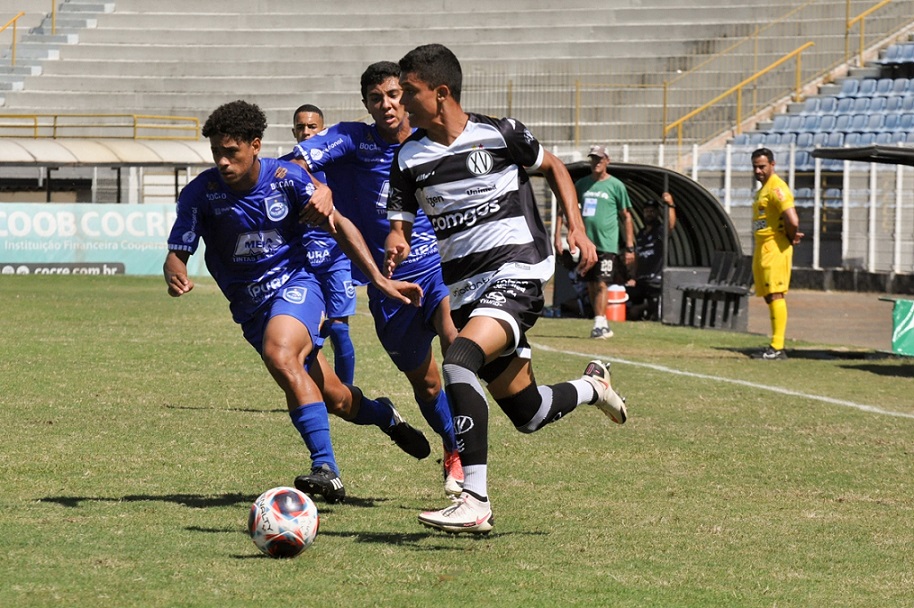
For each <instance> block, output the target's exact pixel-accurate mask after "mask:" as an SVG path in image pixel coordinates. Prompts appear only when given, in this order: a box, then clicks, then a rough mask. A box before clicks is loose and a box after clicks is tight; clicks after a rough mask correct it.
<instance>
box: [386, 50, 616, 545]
mask: <svg viewBox="0 0 914 608" xmlns="http://www.w3.org/2000/svg"><path fill="white" fill-rule="evenodd" d="M400 70H401V74H400V85H401V86H402V88H403V101H402V103H403V105H404V106H405V107H406V110H407V111H408V112H409V118H410V123H411V124H412V125H413V126H414V127H417V128H418V130H417V131H416V132H415V133H414V134H413V135H412V136H411V137H410V138H409V139H408V140H406V141H405V142H404V143H403V145H402V146H401V147H400V150H399V151H398V152H397V156H396V157H395V159H394V163H393V165H392V166H391V172H390V197H389V199H388V218H389V219H390V235H389V236H388V240H387V245H386V250H387V258H386V265H387V268H386V270H387V271H388V274H390V273H391V272H392V270H393V269H394V268H396V266H397V264H398V263H399V262H400V261H402V260H403V259H406V256H407V255H408V254H409V249H410V247H409V239H410V234H411V230H412V224H413V221H414V219H415V216H416V214H417V213H418V212H419V210H420V209H422V210H423V211H424V212H425V213H426V215H427V216H428V218H429V220H430V221H431V223H432V227H433V228H434V231H435V235H436V237H437V238H438V247H439V251H440V254H441V267H442V272H443V275H444V281H445V283H446V284H447V286H448V289H449V290H450V298H451V309H452V317H453V319H454V324H455V325H456V326H457V329H458V335H457V338H456V339H455V340H454V342H453V344H452V345H451V347H450V349H448V351H447V353H446V355H445V359H444V365H443V368H444V382H445V390H446V392H447V395H448V400H449V401H450V403H451V407H452V408H453V410H454V425H455V428H456V432H457V440H458V449H459V452H460V460H461V463H462V464H463V470H464V487H463V492H462V493H461V495H460V497H459V498H458V500H457V501H455V502H454V503H453V504H452V505H450V506H448V507H446V508H444V509H441V510H439V511H427V512H424V513H422V514H420V515H419V521H420V523H422V524H423V525H426V526H429V527H433V528H437V529H441V530H445V531H448V532H472V533H487V532H489V531H490V530H491V529H492V526H493V518H492V509H491V505H490V502H489V499H488V489H487V471H488V415H489V414H488V403H487V401H486V397H485V395H484V393H483V391H482V386H481V385H480V382H479V378H482V379H483V380H484V381H486V382H487V383H488V386H487V388H488V390H489V393H490V394H491V395H492V397H493V398H494V399H495V401H496V403H498V405H499V407H501V409H502V410H503V411H504V412H505V414H507V416H508V418H510V419H511V421H512V422H513V423H514V426H515V428H517V430H518V431H520V432H523V433H532V432H534V431H537V430H539V429H541V428H542V427H543V426H545V425H546V424H549V423H550V422H554V421H556V420H558V419H559V418H561V417H563V416H564V415H566V414H568V413H570V412H571V411H572V410H574V409H575V408H576V407H577V406H578V405H579V404H582V403H592V404H595V405H597V406H598V407H599V408H600V409H601V410H602V411H604V413H606V414H607V415H608V416H610V418H612V419H613V420H614V421H615V422H617V423H620V424H621V423H623V422H625V418H626V411H625V404H624V403H623V401H622V399H621V398H620V397H619V396H618V395H616V393H615V392H614V391H613V390H612V388H611V386H610V382H609V371H608V369H607V367H606V366H605V365H604V364H603V363H601V362H600V361H592V362H591V363H590V364H588V366H587V368H586V370H585V372H584V375H583V377H581V378H580V379H577V380H572V381H569V382H562V383H559V384H555V385H551V386H537V384H536V382H535V380H534V377H533V369H532V367H531V365H530V346H529V344H528V342H527V339H526V336H525V332H526V331H528V330H529V329H530V328H531V327H533V324H534V323H535V322H536V319H537V317H538V316H539V314H540V313H541V311H542V309H543V303H544V298H543V284H544V283H545V282H546V281H547V280H548V279H549V278H550V277H551V276H552V273H553V269H554V257H553V253H552V248H551V244H550V242H549V238H548V236H547V233H546V229H545V227H544V225H543V222H542V219H541V218H540V216H539V212H538V210H537V207H536V201H535V200H534V197H533V190H532V188H531V186H530V178H529V177H528V175H527V172H526V170H525V167H526V168H530V169H533V170H537V169H538V170H540V171H542V173H543V174H544V175H545V177H546V179H547V180H548V182H549V184H550V186H551V187H552V190H553V192H555V194H556V195H557V196H558V198H559V200H560V201H561V204H562V207H563V208H564V211H565V214H566V217H567V218H568V243H569V246H570V249H571V250H572V251H575V250H578V249H580V250H581V262H580V267H579V269H580V270H581V271H582V272H584V271H586V270H587V269H588V268H590V267H591V266H593V265H594V263H595V262H596V259H597V255H596V249H595V247H594V245H593V243H592V242H590V240H589V239H588V238H587V236H586V234H585V231H584V224H583V220H582V218H581V212H580V209H579V208H578V205H577V198H576V195H575V190H574V184H573V183H572V181H571V177H570V176H569V175H568V171H567V170H566V169H565V166H564V165H563V164H562V163H561V161H559V160H558V159H557V158H556V157H555V156H554V155H552V154H550V153H549V152H547V151H546V150H544V149H543V148H542V147H541V146H540V144H539V142H538V141H537V140H536V138H535V137H534V136H533V135H532V134H531V133H530V132H529V131H528V130H527V129H526V127H524V125H523V124H521V123H520V122H518V121H516V120H513V119H509V118H504V119H500V120H497V119H493V118H488V117H485V116H480V115H478V114H468V113H466V112H465V111H464V110H463V109H462V107H461V105H460V89H461V83H462V72H461V68H460V63H459V62H458V60H457V58H456V57H455V56H454V54H453V53H452V52H451V51H450V50H449V49H447V48H446V47H444V46H442V45H440V44H431V45H425V46H421V47H418V48H416V49H414V50H413V51H410V52H409V53H408V54H407V55H406V56H405V57H403V59H401V60H400Z"/></svg>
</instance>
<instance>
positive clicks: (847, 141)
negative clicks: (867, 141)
mask: <svg viewBox="0 0 914 608" xmlns="http://www.w3.org/2000/svg"><path fill="white" fill-rule="evenodd" d="M844 145H845V147H848V148H856V147H857V146H859V145H860V134H859V133H848V134H846V135H845V136H844Z"/></svg>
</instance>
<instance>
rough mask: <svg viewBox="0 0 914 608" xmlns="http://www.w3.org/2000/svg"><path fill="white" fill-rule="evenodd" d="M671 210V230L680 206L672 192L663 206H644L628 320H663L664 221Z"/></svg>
mask: <svg viewBox="0 0 914 608" xmlns="http://www.w3.org/2000/svg"><path fill="white" fill-rule="evenodd" d="M664 204H666V205H667V207H668V210H669V216H668V217H669V224H670V230H672V229H673V227H675V226H676V205H675V204H674V202H673V196H672V195H671V194H670V193H669V192H664V193H663V202H661V201H659V200H656V199H653V200H650V201H647V202H646V203H645V204H644V227H643V228H642V229H641V230H640V231H639V232H638V234H637V235H636V237H635V264H634V268H633V269H632V270H631V274H630V275H629V276H633V277H634V278H633V279H629V280H628V281H627V282H626V283H625V290H626V292H628V302H626V304H625V306H626V311H625V317H626V318H627V319H629V320H631V321H641V320H651V321H657V320H659V319H660V300H661V296H662V293H663V292H662V287H661V281H662V273H663V221H662V219H661V215H660V213H661V212H660V209H661V207H662V206H663V205H664Z"/></svg>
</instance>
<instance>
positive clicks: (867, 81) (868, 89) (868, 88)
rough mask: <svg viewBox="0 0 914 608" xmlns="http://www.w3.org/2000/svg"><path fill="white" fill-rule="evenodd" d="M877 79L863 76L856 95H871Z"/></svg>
mask: <svg viewBox="0 0 914 608" xmlns="http://www.w3.org/2000/svg"><path fill="white" fill-rule="evenodd" d="M877 82H878V81H877V80H876V79H875V78H864V79H863V80H861V81H860V86H859V88H858V89H857V97H872V96H873V95H874V94H875V93H876V84H877Z"/></svg>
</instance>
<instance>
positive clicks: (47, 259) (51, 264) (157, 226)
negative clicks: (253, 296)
mask: <svg viewBox="0 0 914 608" xmlns="http://www.w3.org/2000/svg"><path fill="white" fill-rule="evenodd" d="M174 221H175V205H174V204H146V205H117V204H90V203H71V204H55V203H0V274H81V275H117V274H130V275H160V274H162V263H163V262H164V261H165V255H166V254H167V253H168V247H167V246H166V244H165V241H166V239H167V238H168V233H169V232H170V231H171V226H172V224H174ZM187 269H188V272H189V273H190V274H191V275H193V276H199V275H205V274H207V272H206V267H205V265H204V263H203V245H202V244H201V246H200V248H199V249H198V250H197V252H196V253H195V254H194V255H193V256H191V258H190V261H189V262H188V266H187Z"/></svg>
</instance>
